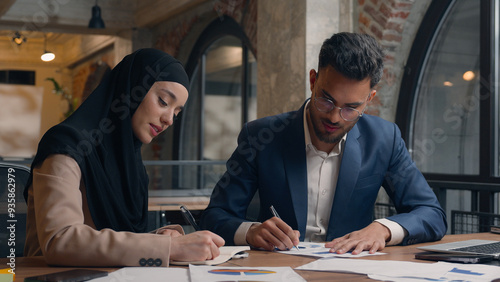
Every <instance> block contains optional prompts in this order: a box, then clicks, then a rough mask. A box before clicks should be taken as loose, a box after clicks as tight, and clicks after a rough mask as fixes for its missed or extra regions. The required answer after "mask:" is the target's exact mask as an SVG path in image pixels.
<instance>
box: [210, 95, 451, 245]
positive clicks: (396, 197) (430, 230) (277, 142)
mask: <svg viewBox="0 0 500 282" xmlns="http://www.w3.org/2000/svg"><path fill="white" fill-rule="evenodd" d="M304 106H305V104H304V105H303V106H302V107H301V108H300V109H299V110H298V111H294V112H289V113H284V114H280V115H277V116H271V117H266V118H262V119H258V120H255V121H252V122H249V123H247V124H245V125H244V127H243V129H242V130H241V132H240V134H239V136H238V147H237V148H236V150H235V151H234V153H233V154H232V156H231V158H230V159H229V160H228V161H227V164H226V168H227V171H226V172H225V174H224V175H223V177H222V178H221V179H220V180H219V182H218V183H217V185H216V186H215V188H214V191H213V193H212V196H211V199H210V204H209V205H208V207H207V209H206V210H205V211H204V213H203V214H202V217H201V226H202V228H204V229H208V230H211V231H213V232H215V233H217V234H219V235H221V236H222V237H223V238H224V240H226V244H228V245H233V244H234V234H235V232H236V230H237V229H238V227H239V226H240V224H241V223H242V222H244V221H247V220H246V219H245V217H246V214H247V208H248V206H249V204H250V201H251V200H252V198H253V196H254V195H255V193H256V192H258V195H259V198H260V211H259V215H258V221H261V222H263V221H265V220H267V219H269V218H271V217H272V214H271V213H270V211H269V207H270V206H271V205H274V207H275V208H276V210H277V211H278V213H279V214H280V216H281V218H282V219H283V220H284V221H285V222H286V223H287V224H288V225H290V226H291V227H292V228H293V229H295V230H299V231H300V234H301V238H300V239H301V240H303V239H304V234H305V230H306V223H307V195H308V193H307V169H306V152H305V140H304V126H303V112H304ZM381 186H383V187H384V188H385V190H386V191H387V193H388V195H389V197H390V198H391V199H392V202H393V203H394V205H395V207H396V210H397V212H398V214H397V215H394V216H391V217H389V218H388V219H390V220H392V221H395V222H397V223H399V224H400V225H401V226H402V227H403V228H405V229H406V230H407V231H408V236H407V237H406V238H405V239H404V241H403V244H405V245H407V244H415V243H420V242H426V241H435V240H439V239H441V238H442V237H443V236H444V235H445V233H446V228H447V224H446V216H445V213H444V211H443V209H442V208H441V207H440V205H439V202H438V201H437V198H436V196H435V194H434V192H433V191H432V189H431V188H430V187H429V185H428V184H427V181H426V180H425V179H424V177H423V176H422V174H421V173H420V171H419V170H418V169H417V167H416V166H415V163H414V162H413V161H412V160H411V158H410V155H409V153H408V151H407V149H406V147H405V144H404V141H403V139H402V138H401V133H400V131H399V129H398V128H397V126H396V125H395V124H393V123H391V122H388V121H385V120H383V119H381V118H378V117H375V116H370V115H363V117H361V118H360V119H359V120H358V122H357V123H356V125H355V126H354V127H353V128H352V129H351V131H350V132H349V133H348V134H347V139H346V142H345V148H344V153H343V157H342V162H341V165H340V171H339V177H338V182H337V188H336V191H335V197H334V201H333V206H332V211H331V215H330V222H329V225H328V230H327V237H326V239H327V241H330V240H333V239H334V238H337V237H340V236H343V235H345V234H347V233H349V232H352V231H355V230H359V229H362V228H364V227H366V226H367V225H369V224H370V223H371V222H372V221H373V208H374V203H375V200H376V198H377V194H378V191H379V189H380V187H381Z"/></svg>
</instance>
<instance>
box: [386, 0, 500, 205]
mask: <svg viewBox="0 0 500 282" xmlns="http://www.w3.org/2000/svg"><path fill="white" fill-rule="evenodd" d="M455 2H456V0H439V1H432V3H431V4H430V5H429V8H428V10H427V12H426V14H425V15H424V18H423V20H422V22H421V25H420V27H419V30H418V32H417V34H416V37H415V40H414V43H413V46H412V48H411V51H410V54H409V56H408V61H407V64H406V66H405V68H404V73H403V78H402V83H401V88H400V93H399V99H398V104H397V111H396V124H397V125H398V126H399V128H400V129H401V134H402V137H403V139H404V140H405V142H406V144H407V147H408V149H409V151H410V153H411V152H412V150H413V146H414V144H413V124H414V123H415V110H416V109H415V107H416V104H417V100H418V97H417V96H418V87H419V84H420V81H421V78H422V70H423V68H424V66H425V65H426V60H427V57H428V54H429V49H430V47H432V44H433V42H434V40H435V36H436V34H437V32H438V31H439V29H440V27H441V24H442V21H443V19H445V17H446V16H447V15H448V13H449V11H450V10H451V8H452V7H453V4H454V3H455ZM498 2H499V1H498V0H491V1H481V2H480V29H481V30H480V42H479V44H480V58H479V61H480V66H479V71H480V97H481V99H480V106H479V107H480V108H479V109H480V120H479V122H480V135H479V146H480V151H479V155H480V156H479V174H478V175H459V174H441V173H423V174H424V176H425V178H426V179H427V181H428V182H429V184H430V186H431V187H433V188H435V190H437V191H436V193H437V194H438V198H439V199H440V202H441V205H442V206H443V208H444V207H445V204H444V203H445V201H446V189H459V190H470V191H475V192H477V193H473V195H472V209H473V210H477V211H484V212H492V211H493V208H494V198H495V197H494V193H498V192H500V185H499V184H500V177H499V176H495V174H498V164H497V163H496V162H495V161H496V159H495V157H493V156H494V154H495V153H496V154H497V155H498V148H497V147H498V144H499V143H498V133H497V132H496V130H495V128H494V126H498V125H497V124H496V123H495V122H494V119H495V118H498V115H499V113H498V110H499V109H498V108H499V106H498V103H499V101H498V91H497V89H495V88H494V87H495V81H494V80H492V75H496V76H498V75H499V73H498V72H496V73H495V71H498V66H497V65H496V63H497V62H498V60H500V58H496V60H497V61H496V62H495V61H494V60H493V59H495V56H498V55H499V52H498V49H497V48H498V46H495V45H494V44H498V42H495V40H498V35H497V34H498V32H499V31H498V23H496V26H497V28H496V29H495V28H492V20H493V19H495V20H496V21H498V15H495V13H496V10H498ZM495 33H496V34H495ZM494 64H495V65H494ZM497 79H498V78H497ZM483 97H486V98H483ZM493 114H495V115H493ZM495 144H496V146H495Z"/></svg>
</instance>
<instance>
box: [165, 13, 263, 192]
mask: <svg viewBox="0 0 500 282" xmlns="http://www.w3.org/2000/svg"><path fill="white" fill-rule="evenodd" d="M186 70H187V72H188V75H189V77H190V81H191V89H190V91H189V92H190V96H189V99H188V102H187V104H186V106H185V109H184V111H183V113H182V115H181V116H180V119H181V120H180V123H179V126H177V127H176V128H175V136H179V138H178V139H177V140H178V143H176V148H175V149H174V154H175V153H177V156H175V155H174V158H175V159H178V160H197V161H204V162H203V164H204V165H199V166H182V167H179V171H178V173H179V183H177V184H176V185H177V186H178V187H199V188H207V189H210V188H213V187H214V185H215V183H216V182H217V181H218V180H219V178H220V175H221V174H222V173H223V172H224V165H223V164H224V163H225V161H226V160H227V159H228V158H229V157H230V156H231V153H232V152H233V151H234V149H235V148H236V145H237V137H238V134H239V132H240V130H241V128H242V126H243V124H244V123H246V122H248V121H251V120H254V119H255V118H256V117H257V96H256V94H257V89H256V85H257V62H256V59H255V56H254V54H253V53H252V51H251V48H250V43H249V40H248V38H247V37H246V35H245V33H244V32H243V30H242V28H241V27H240V25H238V24H237V23H236V22H235V21H234V20H233V19H232V18H230V17H223V18H217V19H216V20H215V21H213V22H212V23H211V24H210V25H209V26H208V27H207V28H206V29H205V30H204V32H203V33H202V34H201V35H200V37H199V39H198V41H197V42H196V45H195V47H194V48H193V51H192V53H191V55H190V58H189V61H188V63H187V64H186ZM207 161H212V162H211V163H209V162H207ZM193 176H196V177H193Z"/></svg>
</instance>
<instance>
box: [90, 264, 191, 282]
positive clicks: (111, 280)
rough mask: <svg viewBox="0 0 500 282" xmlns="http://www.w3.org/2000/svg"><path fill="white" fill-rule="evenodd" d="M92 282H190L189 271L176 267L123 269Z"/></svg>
mask: <svg viewBox="0 0 500 282" xmlns="http://www.w3.org/2000/svg"><path fill="white" fill-rule="evenodd" d="M90 281H92V282H128V281H130V282H135V281H148V282H156V281H158V282H160V281H161V282H163V281H176V282H190V280H189V269H187V268H178V267H124V268H121V269H119V270H117V271H114V272H110V273H109V274H108V276H106V277H100V278H96V279H92V280H90Z"/></svg>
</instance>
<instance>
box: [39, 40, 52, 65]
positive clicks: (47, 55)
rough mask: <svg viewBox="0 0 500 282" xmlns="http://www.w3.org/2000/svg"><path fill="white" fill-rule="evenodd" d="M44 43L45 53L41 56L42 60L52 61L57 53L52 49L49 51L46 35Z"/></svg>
mask: <svg viewBox="0 0 500 282" xmlns="http://www.w3.org/2000/svg"><path fill="white" fill-rule="evenodd" d="M43 42H44V44H43V54H42V56H41V57H40V58H41V59H42V61H44V62H50V61H52V60H54V59H55V58H56V55H55V54H54V53H52V52H50V51H47V36H46V35H45V39H44V41H43Z"/></svg>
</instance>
